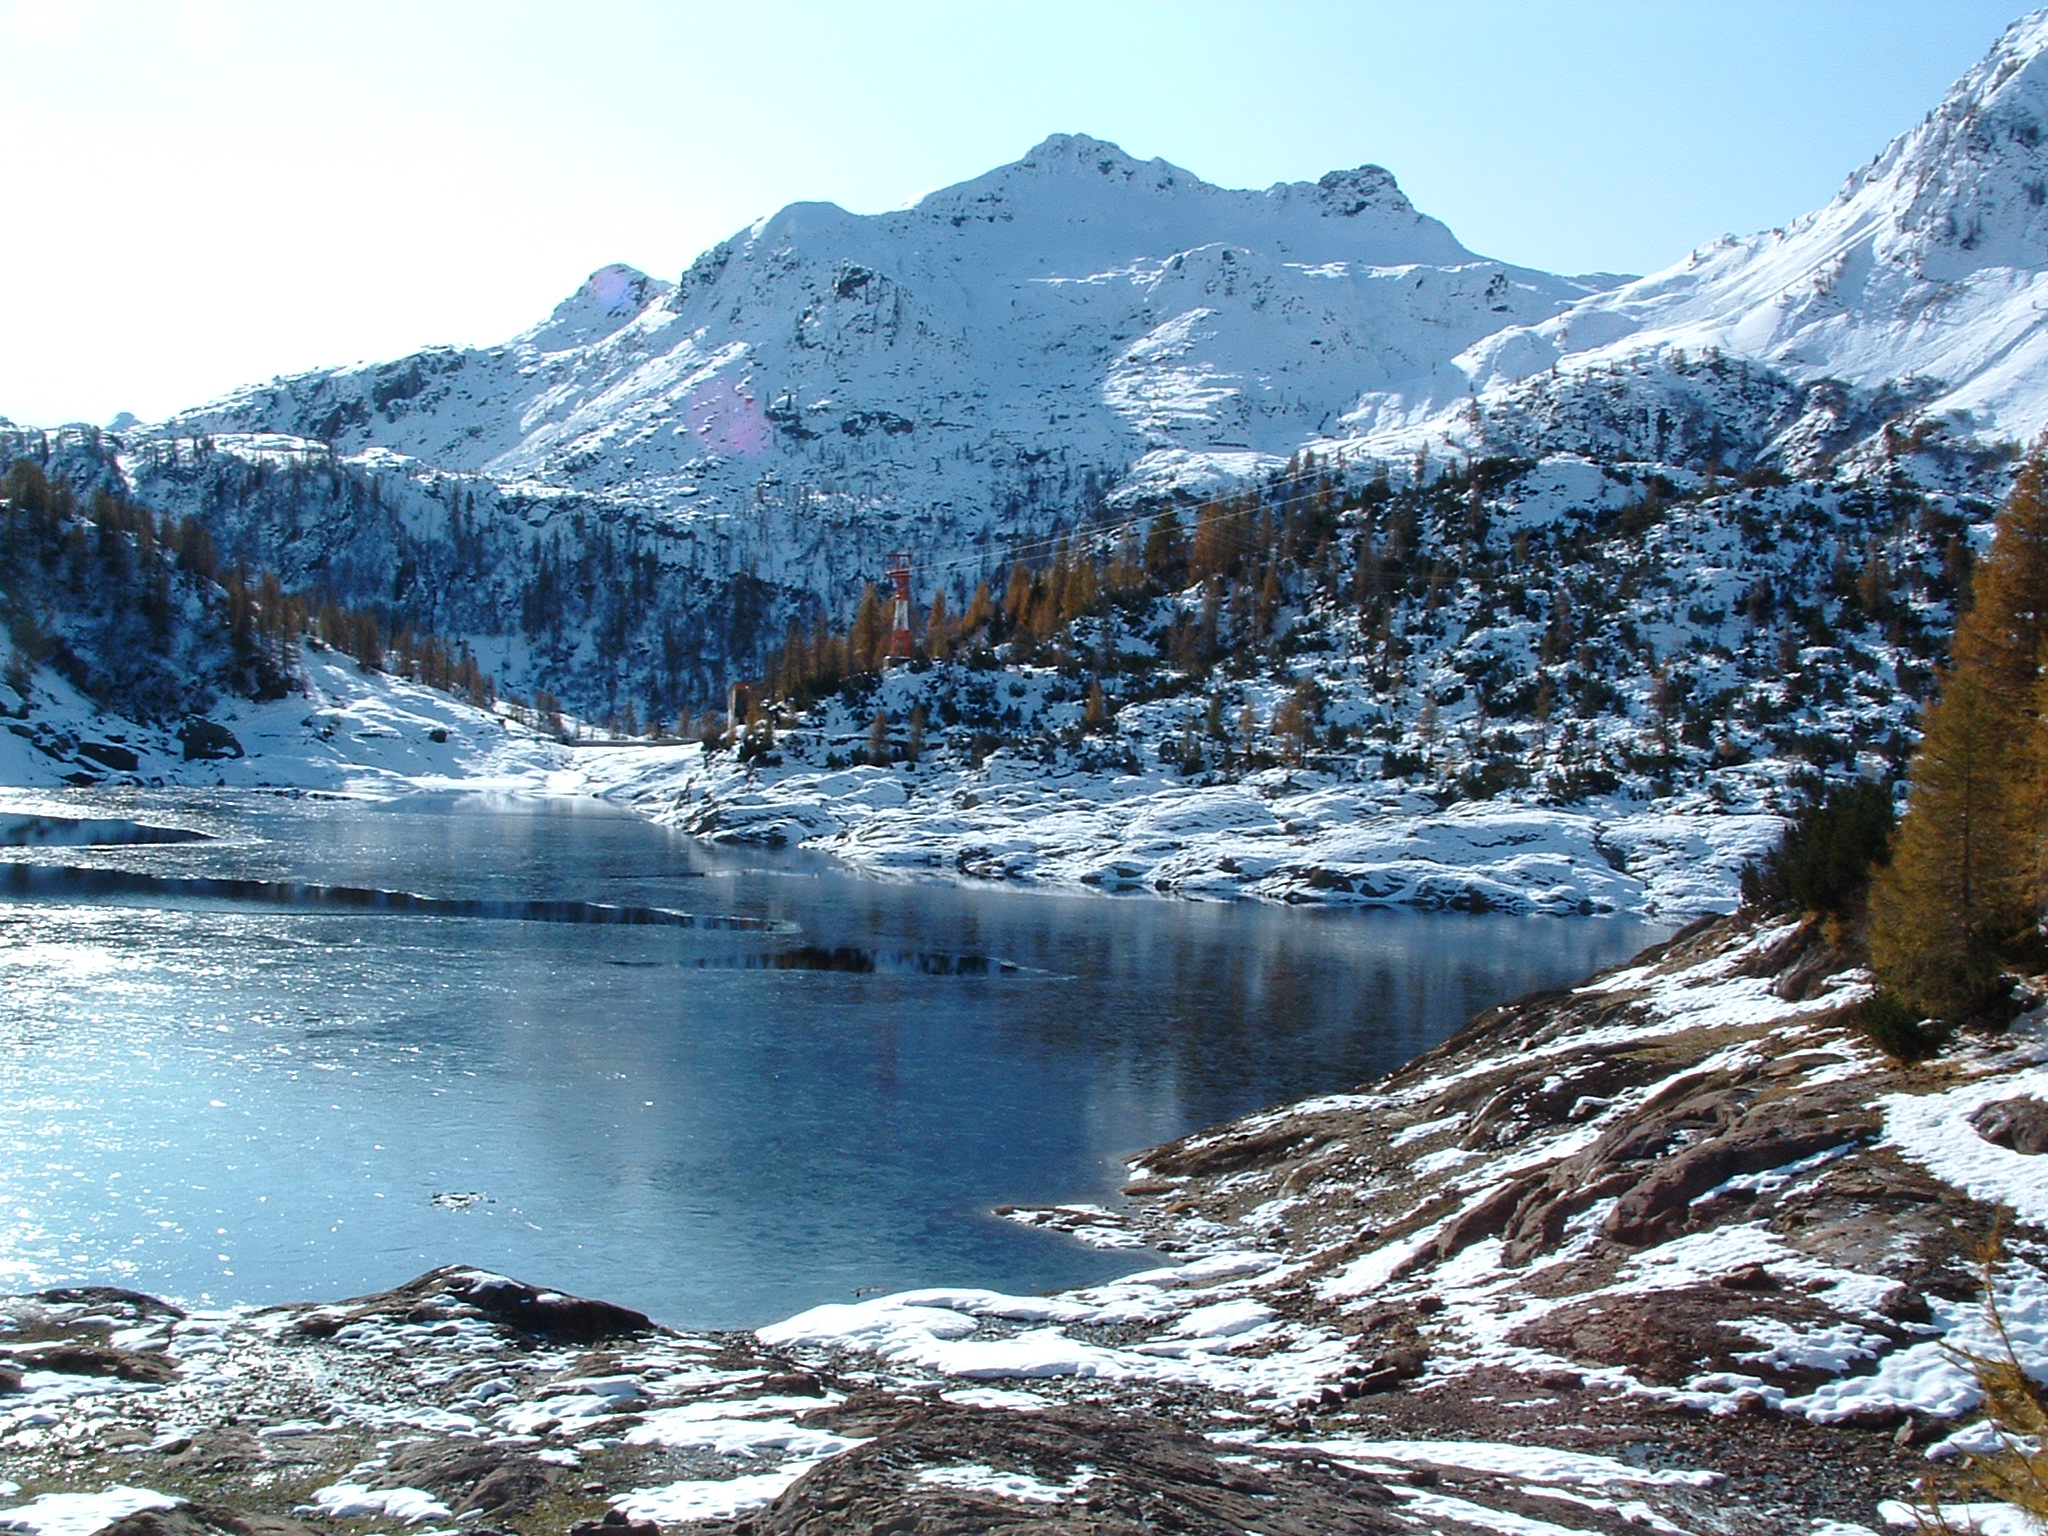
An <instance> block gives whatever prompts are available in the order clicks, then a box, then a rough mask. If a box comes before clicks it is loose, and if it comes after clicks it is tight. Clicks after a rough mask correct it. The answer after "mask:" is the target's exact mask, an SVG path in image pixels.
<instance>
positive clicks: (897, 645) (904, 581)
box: [889, 555, 917, 661]
mask: <svg viewBox="0 0 2048 1536" xmlns="http://www.w3.org/2000/svg"><path fill="white" fill-rule="evenodd" d="M889 581H890V584H891V585H893V586H894V587H895V589H896V615H895V619H894V621H893V622H892V623H891V624H890V626H889V659H890V660H891V661H909V660H910V659H911V658H912V657H914V656H915V655H916V654H917V637H916V636H915V635H913V634H912V633H911V632H910V556H908V555H898V556H896V558H895V559H894V560H892V561H890V562H889Z"/></svg>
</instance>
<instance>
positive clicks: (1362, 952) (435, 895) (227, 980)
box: [0, 795, 1657, 1326]
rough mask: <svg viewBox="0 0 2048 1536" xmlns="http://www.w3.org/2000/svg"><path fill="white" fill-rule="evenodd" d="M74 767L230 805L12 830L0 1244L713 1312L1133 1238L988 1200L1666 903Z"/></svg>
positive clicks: (1233, 1110) (1406, 1027) (237, 1286)
mask: <svg viewBox="0 0 2048 1536" xmlns="http://www.w3.org/2000/svg"><path fill="white" fill-rule="evenodd" d="M67 808H68V809H70V810H71V811H72V813H73V814H74V815H75V816H77V817H79V818H81V819H90V818H98V819H100V820H101V821H103V822H104V821H117V820H119V819H121V818H124V817H125V818H136V819H140V820H142V821H144V822H152V823H154V824H158V825H166V826H180V827H186V828H190V829H195V830H200V831H205V832H208V833H211V834H213V836H212V837H211V838H210V839H209V840H206V841H196V842H154V843H152V842H139V841H138V842H130V843H128V844H125V845H119V846H111V845H110V846H101V847H87V846H78V845H76V840H74V841H73V843H72V844H71V845H66V846H61V848H60V847H58V846H55V845H60V844H65V842H66V839H65V837H64V835H63V834H62V832H61V829H60V831H59V832H57V833H54V834H48V833H46V835H43V836H40V837H38V838H37V839H35V840H33V841H26V840H21V841H24V842H25V845H24V846H20V847H16V848H12V849H6V850H0V853H4V854H6V855H7V856H8V857H11V858H12V859H13V860H14V861H15V862H16V863H17V865H19V866H20V867H18V868H16V869H15V870H13V871H11V872H9V871H0V1284H9V1285H19V1284H22V1283H26V1282H35V1283H55V1282H58V1281H110V1282H113V1283H119V1284H127V1285H134V1286H138V1287H141V1288H143V1289H146V1290H155V1291H160V1292H166V1293H169V1294H173V1295H177V1296H182V1297H185V1298H188V1299H193V1300H211V1301H215V1302H226V1301H268V1300H285V1299H300V1298H331V1297H335V1296H339V1295H343V1294H347V1293H353V1292H361V1291H366V1290H373V1289H379V1288H382V1287H384V1286H388V1285H391V1284H395V1283H396V1282H398V1281H400V1280H403V1279H406V1278H409V1277H410V1276H411V1275H413V1274H415V1273H418V1272H419V1271H421V1270H424V1269H426V1268H428V1267H430V1266H432V1265H436V1264H442V1263H451V1262H458V1261H459V1262H465V1263H473V1264H479V1265H484V1266H488V1267H492V1268H497V1269H503V1270H506V1271H509V1272H512V1273H515V1274H519V1275H521V1276H524V1277H526V1278H529V1279H533V1280H536V1281H540V1282H543V1283H546V1284H550V1285H556V1286H561V1287H563V1288H565V1289H571V1290H577V1291H582V1292H585V1293H588V1294H594V1295H599V1296H603V1297H606V1298H608V1299H611V1300H615V1301H620V1302H625V1303H629V1304H631V1305H635V1306H639V1307H642V1308H644V1309H646V1310H647V1311H649V1312H651V1313H653V1314H654V1315H656V1316H657V1317H660V1318H662V1319H663V1320H665V1321H670V1322H674V1323H678V1324H684V1325H690V1326H721V1325H744V1324H754V1323H761V1322H765V1321H768V1320H769V1319H771V1318H775V1317H779V1316H783V1315H786V1314H788V1313H790V1312H793V1311H796V1310H798V1309H800V1308H802V1307H805V1306H809V1305H812V1304H815V1303H817V1302H820V1301H828V1300H844V1299H848V1298H850V1297H851V1296H852V1295H853V1294H854V1293H855V1292H856V1291H857V1290H860V1289H864V1288H868V1287H879V1288H886V1289H897V1288H902V1287H907V1286H912V1285H924V1284H970V1285H987V1286H992V1287H997V1288H1001V1289H1006V1290H1022V1291H1031V1290H1040V1289H1047V1288H1052V1287H1056V1286H1066V1285H1074V1284H1081V1283H1085V1282H1087V1281H1089V1280H1092V1279H1097V1278H1102V1277H1106V1276H1108V1275H1110V1274H1113V1273H1116V1272H1118V1271H1120V1270H1123V1269H1127V1268H1129V1267H1131V1265H1132V1263H1133V1262H1134V1259H1133V1256H1131V1255H1118V1254H1105V1253H1101V1252H1098V1251H1095V1250H1090V1249H1086V1248H1082V1247H1080V1246H1078V1245H1075V1244H1073V1243H1071V1242H1070V1241H1068V1240H1066V1239H1062V1238H1058V1237H1054V1236H1050V1235H1047V1234H1044V1233H1039V1232H1034V1231H1029V1230H1026V1229H1023V1228H1019V1227H1016V1226H1013V1225H1011V1224H1009V1223H1006V1222H1003V1221H1000V1220H997V1219H995V1218H993V1217H991V1216H990V1215H988V1214H987V1211H988V1208H989V1207H990V1206H992V1205H995V1204H1000V1203H1038V1202H1049V1201H1060V1200H1090V1199H1093V1200H1111V1199H1113V1198H1114V1192H1115V1189H1116V1187H1117V1185H1118V1184H1120V1183H1121V1182H1123V1177H1124V1175H1123V1159H1124V1158H1125V1157H1126V1156H1127V1155H1128V1154H1130V1153H1132V1152H1134V1151H1137V1150H1139V1149H1141V1148H1143V1147H1145V1146H1147V1145H1150V1144H1152V1143H1156V1142H1159V1141H1162V1140H1165V1139H1167V1138H1169V1137H1172V1136H1176V1135H1179V1134H1181V1133H1183V1132H1186V1131H1189V1130H1193V1129H1195V1128H1197V1127H1200V1126H1203V1125H1206V1124H1210V1123H1213V1122H1215V1121H1217V1120H1221V1119H1225V1118H1228V1117H1230V1116H1232V1115H1236V1114H1239V1113H1242V1112H1244V1111H1246V1110H1249V1109H1253V1108H1256V1107H1258V1106H1261V1105H1265V1104H1270V1103H1274V1102H1277V1101H1280V1100H1284V1099H1288V1098H1293V1097H1298V1096H1301V1095H1304V1094H1311V1093H1320V1092H1328V1091H1333V1090H1340V1089H1344V1088H1347V1087H1350V1086H1352V1085H1354V1084H1356V1083H1358V1082H1360V1081H1362V1080H1364V1079H1366V1078H1369V1077H1371V1076H1373V1075H1375V1074H1376V1073H1378V1072H1380V1071H1383V1070H1385V1069H1386V1068H1388V1067H1391V1066H1393V1065H1396V1064H1397V1063H1399V1062H1400V1061H1402V1060H1404V1059H1406V1058H1407V1057H1409V1056H1412V1055H1414V1054H1415V1053H1416V1052H1417V1051H1420V1050H1422V1049H1424V1048H1425V1047H1427V1046H1428V1045H1430V1044H1432V1043H1433V1042H1434V1041H1436V1040H1438V1039H1440V1038H1441V1037H1442V1036H1443V1035H1444V1034H1445V1033H1447V1032H1448V1030H1449V1029H1450V1028H1452V1027H1454V1026H1455V1025H1456V1024H1457V1023H1458V1022H1460V1021H1462V1020H1463V1019H1464V1018H1465V1017H1467V1016H1468V1015H1469V1014H1471V1013H1472V1012H1474V1011H1475V1010H1477V1009H1479V1008H1482V1007H1485V1006H1487V1005H1489V1004H1491V1003H1494V1002H1497V1001H1500V1000H1502V999H1504V998H1507V997H1510V996H1513V995H1515V994H1517V993H1519V992H1522V991H1525V990H1528V989H1530V988H1532V987H1537V986H1545V985H1552V984H1555V983H1559V982H1563V981H1566V980H1570V979H1573V978H1576V977H1578V976H1580V975H1583V974H1584V973H1585V972H1587V971H1589V970H1591V969H1593V968H1594V967H1596V966H1599V965H1603V964H1607V963H1610V962H1612V961H1614V960H1618V959H1620V958H1622V957H1624V956H1626V955H1627V954H1629V953H1631V952H1632V951H1634V950H1635V949H1636V948H1638V947H1640V945H1642V944H1644V943H1646V942H1648V941H1649V940H1651V939H1652V938H1654V937H1656V936H1657V931H1656V930H1652V929H1649V928H1646V927H1644V926H1642V925H1638V924H1632V923H1626V922H1621V921H1615V920H1599V919H1579V920H1560V919H1550V918H1510V917H1501V916H1466V915H1454V914H1444V915H1422V914H1411V913H1330V912H1316V911H1303V910H1282V909H1276V908H1272V907H1264V906H1252V905H1233V906H1224V905H1198V904H1192V903H1181V902H1168V901H1162V900H1155V899H1145V898H1134V899H1111V898H1105V897H1096V896H1058V895H1049V894H1046V893H1043V892H1035V891H1034V892H1027V891H1017V890H1008V889H992V888H986V887H968V888H958V887H953V886H949V885H943V884H936V883H923V882H919V883H904V884H897V883H889V882H882V881H876V880H870V879H864V878H859V877H854V876H849V875H847V874H844V873H842V872H838V871H836V870H834V869H833V868H832V867H831V866H829V865H827V864H826V863H824V862H823V861H821V860H817V859H812V858H808V857H803V856H790V857H786V858H784V857H777V856H774V855H768V854H755V853H748V854H744V855H740V854H733V853H730V852H724V851H719V850H714V849H709V848H706V847H703V846H702V845H699V844H696V843H694V842H692V841H690V840H689V839H687V838H683V837H680V836H677V835H674V834H671V833H669V832H667V831H664V830H663V829H660V828H657V827H653V826H650V825H648V824H646V823H644V822H642V821H639V820H637V819H634V818H630V817H627V816H623V815H619V814H616V813H611V812H607V811H605V810H602V809H599V808H595V807H592V806H589V805H585V804H579V803H573V802H546V803H534V802H516V801H509V800H486V799H483V798H480V797H475V796H467V797H429V796H418V797H413V798H410V799H406V800H401V801H398V802H395V803H390V804H383V805H366V804H360V803H343V802H333V801H313V800H296V801H295V800H287V799H281V798H275V797H266V796H233V797H221V796H206V797H202V796H192V795H186V796H178V797H173V796H164V795H157V796H137V797H128V798H121V797H114V796H109V795H89V796H88V795H81V796H78V797H74V798H73V800H72V803H71V805H70V806H69V807H67ZM67 866H72V867H89V868H91V869H94V870H97V871H99V872H100V873H98V874H95V875H91V876H83V875H78V874H72V873H67V872H66V867H67ZM309 892H311V893H313V894H311V895H308V893H309ZM335 892H343V893H355V894H344V895H342V896H339V897H337V896H335V895H334V894H333V893H335ZM378 893H405V894H406V895H409V896H411V897H417V898H425V900H424V901H411V902H408V901H404V900H400V899H397V898H396V897H395V896H380V895H379V894H378ZM621 914H624V915H623V916H622V915H621ZM646 914H667V915H666V916H655V917H650V916H647V915H646ZM678 915H686V916H687V917H689V918H692V919H695V921H694V922H687V923H686V922H682V921H678V920H677V918H678ZM472 1194H474V1195H478V1196H481V1197H482V1198H480V1199H476V1200H474V1201H464V1200H459V1199H455V1200H451V1199H443V1200H442V1201H440V1202H438V1203H437V1202H436V1201H435V1199H434V1197H435V1196H437V1195H439V1196H444V1197H448V1196H468V1195H472Z"/></svg>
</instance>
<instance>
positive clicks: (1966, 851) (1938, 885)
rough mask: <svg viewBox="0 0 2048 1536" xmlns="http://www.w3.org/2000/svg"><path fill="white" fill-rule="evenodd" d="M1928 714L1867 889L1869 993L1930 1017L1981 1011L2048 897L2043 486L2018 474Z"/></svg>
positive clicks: (2047, 567)
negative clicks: (1890, 840) (1899, 810)
mask: <svg viewBox="0 0 2048 1536" xmlns="http://www.w3.org/2000/svg"><path fill="white" fill-rule="evenodd" d="M1971 595H1972V602H1971V604H1970V607H1969V610H1968V611H1967V612H1966V613H1965V614H1964V615H1963V617H1962V619H1961V621H1960V622H1959V623H1958V624H1957V626H1956V638H1955V645H1954V648H1953V654H1954V665H1953V667H1952V669H1951V670H1950V672H1949V673H1948V675H1947V678H1946V679H1945V681H1944V685H1943V687H1942V690H1941V694H1940V696H1939V697H1938V698H1937V699H1936V700H1935V702H1934V703H1933V704H1932V705H1930V706H1929V708H1928V711H1927V715H1926V724H1925V734H1924V736H1923V738H1922V741H1921V744H1920V750H1919V751H1918V753H1916V754H1915V756H1914V759H1913V764H1912V767H1911V769H1910V771H1909V778H1910V780H1911V783H1912V786H1913V787H1912V795H1911V799H1910V801H1909V802H1908V806H1907V812H1906V819H1905V821H1904V822H1903V823H1902V824H1901V825H1900V828H1899V835H1898V842H1897V846H1896V848H1895V850H1894V853H1893V857H1892V861H1891V864H1890V866H1889V867H1888V868H1887V869H1885V870H1882V871H1880V872H1879V875H1878V877H1877V879H1876V880H1875V882H1874V884H1873V886H1872V890H1871V933H1870V949H1871V963H1872V967H1873V969H1874V970H1875V971H1876V973H1877V977H1878V980H1879V981H1880V982H1881V983H1882V984H1883V985H1884V986H1885V987H1886V988H1888V989H1889V990H1890V991H1892V992H1893V993H1895V994H1896V995H1897V996H1898V997H1899V998H1900V999H1901V1000H1903V1001H1904V1002H1906V1003H1907V1004H1909V1005H1910V1006H1911V1007H1913V1008H1916V1009H1920V1010H1922V1011H1923V1012H1925V1013H1927V1014H1928V1015H1931V1016H1933V1017H1936V1018H1943V1019H1956V1018H1961V1017H1966V1016H1968V1015H1969V1014H1971V1013H1973V1012H1975V1011H1977V1010H1979V1009H1981V1008H1982V1007H1983V1006H1984V1005H1985V1004H1986V1003H1987V1002H1988V1001H1989V1000H1990V999H1991V996H1992V993H1993V990H1994V988H1995V985H1996V981H1997V976H1998V969H1999V967H1998V961H1999V958H2000V954H2001V952H2002V951H2003V950H2005V949H2007V948H2008V947H2009V946H2010V945H2012V944H2013V943H2014V942H2016V941H2018V940H2022V939H2024V938H2026V937H2028V936H2030V935H2031V934H2032V932H2033V930H2034V928H2035V925H2036V922H2037V920H2038V917H2039V914H2040V912H2041V910H2042V903H2043V899H2044V897H2048V853H2044V835H2043V834H2044V831H2048V723H2044V722H2048V716H2044V714H2043V712H2042V711H2043V705H2044V703H2048V688H2044V683H2043V681H2042V676H2041V663H2042V660H2043V654H2044V652H2043V647H2044V642H2048V483H2044V465H2043V462H2042V459H2041V457H2040V456H2039V455H2036V457H2035V458H2033V459H2032V460H2030V461H2029V462H2028V463H2027V464H2026V465H2025V466H2024V467H2023V468H2022V469H2021V471H2020V474H2019V476H2018V478H2017V480H2016V481H2015V483H2014V486H2013V491H2012V495H2011V496H2010V498H2009V499H2008V500H2007V502H2006V505H2005V508H2004V510H2003V511H2001V512H2000V514H1999V518H1998V527H1997V533H1996V536H1995V538H1994V540H1993V543H1992V546H1991V553H1990V555H1989V556H1988V557H1987V558H1986V559H1985V560H1984V562H1983V563H1982V564H1981V565H1980V566H1979V567H1978V568H1977V570H1976V577H1975V581H1974V583H1973V591H1972V594H1971Z"/></svg>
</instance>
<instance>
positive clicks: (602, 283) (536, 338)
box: [521, 261, 675, 352]
mask: <svg viewBox="0 0 2048 1536" xmlns="http://www.w3.org/2000/svg"><path fill="white" fill-rule="evenodd" d="M674 286H675V285H674V284H672V283H665V282H663V281H662V280H661V279H660V278H656V277H649V276H648V275H647V274H646V273H645V272H642V271H641V270H640V269H639V268H638V267H629V266H627V265H626V264H625V263H623V262H616V261H615V262H611V263H609V264H607V265H605V266H602V267H599V268H598V269H597V270H596V271H595V272H593V273H591V274H590V276H588V277H586V278H585V279H584V280H583V284H582V286H581V287H579V288H578V289H577V290H576V291H575V292H574V293H572V294H570V295H569V297H568V298H566V299H564V300H562V302H561V303H559V304H557V305H556V306H555V309H554V313H553V314H551V315H549V316H548V317H547V319H545V320H543V321H542V322H541V323H540V324H539V325H537V326H535V327H534V328H533V329H532V330H530V331H528V332H527V333H526V335H525V336H524V337H523V338H521V339H522V340H524V341H526V342H529V343H531V344H532V345H533V346H536V347H538V348H539V349H540V350H541V351H543V352H559V351H561V350H563V349H565V348H568V347H580V346H587V345H589V344H590V343H591V342H594V341H601V340H603V339H604V338H605V337H607V336H609V335H611V334H612V333H613V332H614V331H616V330H618V329H620V327H622V326H624V325H625V324H626V322H627V321H629V320H631V319H632V318H633V317H634V316H635V315H637V314H639V313H640V311H642V310H643V309H645V308H646V307H647V306H648V305H649V304H651V303H653V302H655V301H656V300H658V299H660V298H662V297H663V296H664V295H665V294H667V293H668V291H669V290H670V289H671V288H672V287H674Z"/></svg>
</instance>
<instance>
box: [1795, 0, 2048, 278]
mask: <svg viewBox="0 0 2048 1536" xmlns="http://www.w3.org/2000/svg"><path fill="white" fill-rule="evenodd" d="M1833 206H1834V207H1835V208H1842V207H1845V206H1847V207H1857V208H1860V211H1862V212H1864V213H1866V214H1873V215H1876V216H1877V218H1878V219H1879V220H1880V221H1882V222H1883V223H1884V224H1888V225H1889V226H1890V228H1889V229H1885V230H1883V231H1882V232H1881V233H1880V234H1879V235H1878V254H1879V255H1880V256H1887V257H1890V258H1892V259H1894V260H1897V261H1900V262H1902V263H1907V264H1911V265H1912V266H1914V267H1915V268H1917V269H1918V270H1919V271H1920V272H1921V273H1922V274H1923V275H1924V276H1926V277H1928V278H1931V279H1934V280H1936V281H1945V280H1953V279H1955V278H1958V277H1961V276H1963V275H1965V274H1967V273H1969V272H1972V271H1976V270H1979V269H1982V268H1984V267H1991V266H2007V267H2033V268H2039V267H2042V266H2044V265H2048V10H2039V11H2033V12H2031V13H2029V14H2028V15H2025V16H2022V17H2021V18H2020V19H2019V20H2018V21H2015V22H2014V23H2013V24H2012V25H2011V26H2009V27H2007V28H2006V30H2005V32H2004V33H2003V34H2002V35H2001V36H2000V37H1999V39H1998V41H1997V42H1996V43H1994V44H1993V45H1992V46H1991V49H1990V51H1989V52H1988V53H1986V54H1985V55H1984V57H1983V58H1982V59H1981V60H1979V61H1978V63H1977V64H1976V66H1975V67H1974V68H1972V69H1971V70H1970V71H1969V73H1967V74H1966V75H1964V76H1963V77H1962V78H1961V79H1960V80H1958V81H1957V82H1956V83H1955V84H1954V85H1953V86H1951V87H1950V88H1949V91H1948V94H1947V95H1946V96H1944V97H1943V98H1942V101H1941V104H1940V105H1939V106H1937V107H1936V108H1935V109H1934V110H1933V111H1932V112H1930V113H1928V114H1927V116H1926V118H1924V119H1923V120H1922V121H1921V122H1920V124H1919V125H1918V126H1917V127H1915V128H1913V129H1912V130H1911V131H1909V132H1907V133H1904V134H1901V135H1900V136H1899V137H1898V138H1897V139H1895V140H1894V141H1893V142H1892V143H1891V145H1890V146H1888V147H1887V148H1886V150H1885V151H1884V153H1883V154H1881V155H1879V156H1878V157H1877V158H1876V159H1875V160H1873V161H1871V162H1870V163H1869V164H1868V165H1866V166H1864V167H1863V168H1862V169H1861V170H1859V171H1857V172H1856V174H1855V175H1853V176H1851V177H1850V178H1849V182H1848V184H1847V185H1846V186H1845V187H1844V188H1843V190H1842V194H1841V196H1840V197H1838V198H1837V199H1836V201H1835V204H1834V205H1833ZM1827 216H1828V211H1826V210H1824V211H1823V212H1822V213H1821V214H1818V215H1816V216H1815V217H1816V218H1819V219H1826V218H1827Z"/></svg>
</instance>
